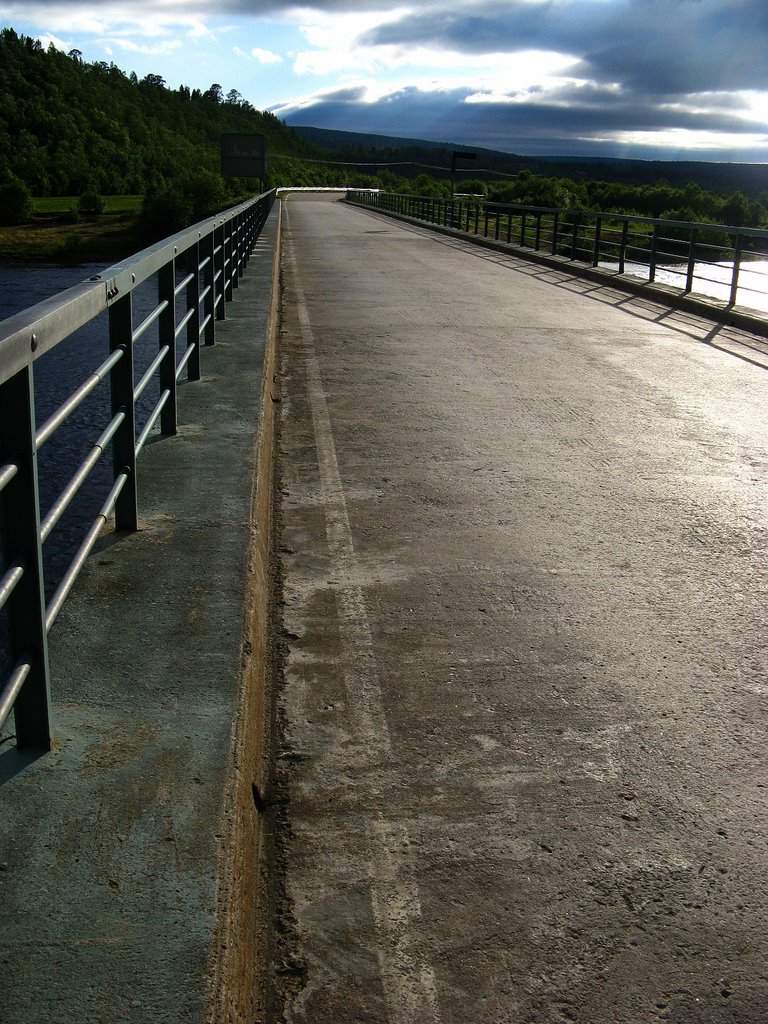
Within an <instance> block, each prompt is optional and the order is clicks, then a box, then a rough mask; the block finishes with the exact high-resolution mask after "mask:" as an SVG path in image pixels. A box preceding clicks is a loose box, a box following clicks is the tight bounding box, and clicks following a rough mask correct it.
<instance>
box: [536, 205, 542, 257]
mask: <svg viewBox="0 0 768 1024" xmlns="http://www.w3.org/2000/svg"><path fill="white" fill-rule="evenodd" d="M540 243H541V211H540V210H539V211H537V213H536V241H535V248H536V252H538V251H539V245H540Z"/></svg>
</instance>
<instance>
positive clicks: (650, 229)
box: [347, 189, 768, 321]
mask: <svg viewBox="0 0 768 1024" xmlns="http://www.w3.org/2000/svg"><path fill="white" fill-rule="evenodd" d="M347 201H348V202H352V203H356V204H358V205H361V206H369V207H372V208H373V209H378V210H382V211H384V212H387V213H394V214H396V215H399V216H405V217H409V218H411V219H414V220H419V221H424V222H426V223H430V224H434V225H436V226H439V227H441V228H447V229H453V230H456V231H460V232H461V233H463V234H468V235H471V236H473V237H482V238H491V239H493V241H494V242H500V243H502V244H506V245H510V246H514V247H515V248H517V249H520V250H523V251H525V250H533V251H536V252H542V253H546V254H547V255H550V256H559V257H561V258H564V259H566V260H568V261H570V262H574V263H577V264H586V265H587V266H591V267H605V268H610V269H612V270H614V271H615V272H616V273H617V274H619V275H627V276H632V277H634V278H640V279H641V280H642V279H645V281H646V282H647V283H649V284H652V283H654V282H658V281H659V277H660V275H661V274H663V275H665V276H667V277H668V278H669V279H670V281H672V282H676V281H677V279H678V278H679V279H680V281H679V284H680V292H681V293H682V294H683V295H689V294H697V295H701V296H702V297H707V298H710V299H713V298H714V299H719V300H720V301H721V302H722V303H723V304H724V305H725V306H727V307H728V308H730V307H733V306H735V305H737V304H739V305H741V306H745V307H748V308H751V307H754V306H755V305H758V306H759V307H760V308H759V310H757V312H758V315H759V317H760V320H761V321H762V320H766V321H768V299H766V282H768V277H766V276H765V275H764V274H761V275H760V276H758V274H757V272H756V270H755V268H754V267H750V262H751V259H752V258H755V257H762V258H764V259H768V230H766V229H761V228H746V227H738V226H733V225H727V224H708V223H699V222H693V221H678V220H664V219H662V218H654V217H643V216H640V215H637V216H635V215H634V214H622V213H611V212H605V211H599V210H572V209H566V208H558V207H548V206H527V205H522V204H515V203H491V202H487V201H478V200H472V199H435V198H431V197H425V196H406V195H399V194H395V193H390V192H377V191H374V190H357V191H356V190H351V189H350V190H349V191H348V193H347ZM758 297H759V298H758Z"/></svg>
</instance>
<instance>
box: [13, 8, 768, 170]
mask: <svg viewBox="0 0 768 1024" xmlns="http://www.w3.org/2000/svg"><path fill="white" fill-rule="evenodd" d="M449 3H450V0H449ZM0 23H1V24H3V25H6V26H7V25H10V26H12V27H13V28H15V29H16V30H17V31H18V32H23V33H25V34H27V35H32V36H35V37H37V38H40V39H42V40H43V41H44V42H46V43H48V42H53V43H54V45H55V46H57V47H60V48H62V49H64V50H67V51H68V50H70V49H73V48H77V49H79V50H81V51H82V54H83V57H84V59H85V60H89V61H93V60H105V61H114V62H115V63H116V64H117V65H118V66H119V67H121V68H122V69H123V70H125V71H136V73H137V74H138V75H139V77H142V76H143V75H145V74H148V73H153V74H159V75H162V76H163V78H165V80H166V82H167V83H168V85H169V86H173V87H176V86H178V85H181V84H186V85H190V86H192V87H198V88H202V89H205V88H208V86H209V85H211V84H212V83H213V82H218V83H219V84H220V85H222V87H223V89H224V91H225V92H228V91H229V90H230V89H237V90H238V91H239V92H240V93H241V94H242V95H243V96H244V97H245V98H246V99H247V100H249V101H250V102H251V103H253V105H254V106H256V107H257V108H259V109H262V110H263V109H271V110H273V111H274V112H275V113H276V114H277V115H278V116H279V117H281V118H283V119H285V120H286V121H288V123H291V124H309V125H316V126H318V127H323V128H342V129H345V130H347V131H359V132H375V133H378V134H387V135H398V136H407V137H413V138H425V139H434V140H437V141H446V142H455V143H460V144H463V145H475V146H488V147H490V148H492V149H501V150H505V151H508V152H515V153H523V154H531V155H534V154H558V155H578V154H583V155H605V156H633V157H640V158H661V159H704V160H744V161H759V162H768V0H455V2H452V3H450V5H448V3H446V0H307V2H306V3H305V4H300V5H296V4H293V3H291V2H289V0H215V2H213V0H130V2H128V0H125V2H121V0H90V2H88V3H85V2H80V0H11V2H6V0H0Z"/></svg>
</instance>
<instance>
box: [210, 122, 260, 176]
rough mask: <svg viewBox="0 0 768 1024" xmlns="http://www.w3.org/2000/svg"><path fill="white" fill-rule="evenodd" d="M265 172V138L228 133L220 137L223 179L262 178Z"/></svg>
mask: <svg viewBox="0 0 768 1024" xmlns="http://www.w3.org/2000/svg"><path fill="white" fill-rule="evenodd" d="M266 171H267V159H266V138H265V136H264V135H246V134H242V133H235V132H229V133H227V134H225V135H222V136H221V175H222V177H223V178H264V177H265V176H266Z"/></svg>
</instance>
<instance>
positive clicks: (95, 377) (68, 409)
mask: <svg viewBox="0 0 768 1024" xmlns="http://www.w3.org/2000/svg"><path fill="white" fill-rule="evenodd" d="M124 355H125V348H123V347H122V346H121V347H120V348H116V349H115V351H114V352H113V353H112V354H111V355H110V357H109V358H108V359H105V360H104V362H103V363H102V364H101V366H100V367H99V368H98V369H97V370H94V371H93V373H92V374H91V375H90V377H88V378H87V380H85V381H84V382H83V383H82V384H81V385H80V387H79V388H78V389H77V391H74V392H73V393H72V394H71V395H70V396H69V398H68V399H67V401H66V402H64V404H63V405H61V406H59V408H58V409H57V410H56V412H55V413H54V414H53V416H50V417H49V418H48V419H47V420H46V421H45V423H44V424H43V425H42V426H41V427H40V429H39V430H38V432H37V434H36V435H35V444H36V445H37V447H38V448H41V447H42V446H43V445H44V444H45V442H46V441H47V440H48V439H49V437H50V436H51V434H53V433H54V432H55V431H56V430H57V429H58V428H59V427H60V426H61V424H62V423H63V422H64V421H65V420H66V419H67V418H68V417H69V416H71V415H72V413H73V412H74V411H75V409H76V408H77V407H78V406H79V405H80V403H81V402H84V401H85V399H86V398H87V397H88V395H90V393H91V392H92V391H93V389H94V388H96V387H98V386H99V384H101V382H102V381H103V380H104V378H105V377H106V376H107V374H108V373H109V371H110V370H111V369H112V367H113V366H114V365H115V363H119V362H120V360H121V359H122V358H123V356H124Z"/></svg>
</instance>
